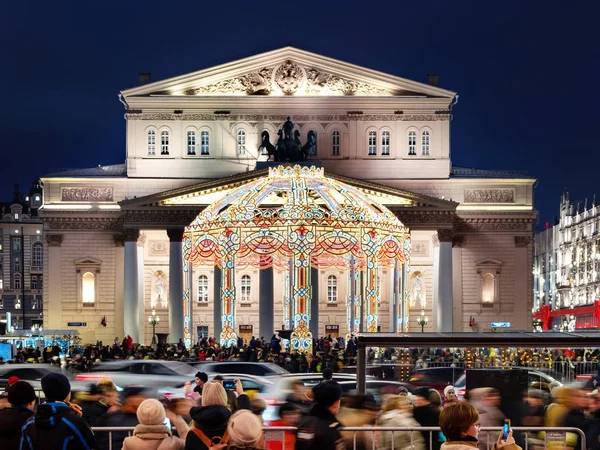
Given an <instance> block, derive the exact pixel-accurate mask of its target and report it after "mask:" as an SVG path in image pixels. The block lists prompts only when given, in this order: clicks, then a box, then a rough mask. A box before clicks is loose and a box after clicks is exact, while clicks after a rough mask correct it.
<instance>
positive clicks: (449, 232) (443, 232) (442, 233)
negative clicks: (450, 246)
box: [437, 228, 454, 242]
mask: <svg viewBox="0 0 600 450" xmlns="http://www.w3.org/2000/svg"><path fill="white" fill-rule="evenodd" d="M453 237H454V230H453V229H452V228H439V229H438V230H437V238H438V240H439V241H440V242H452V238H453Z"/></svg>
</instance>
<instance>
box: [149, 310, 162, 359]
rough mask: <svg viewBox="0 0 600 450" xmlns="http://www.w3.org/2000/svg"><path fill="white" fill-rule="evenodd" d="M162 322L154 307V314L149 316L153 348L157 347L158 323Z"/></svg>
mask: <svg viewBox="0 0 600 450" xmlns="http://www.w3.org/2000/svg"><path fill="white" fill-rule="evenodd" d="M158 322H160V317H158V316H157V315H156V311H155V310H154V308H152V314H151V315H149V316H148V323H149V324H150V325H152V348H154V349H156V324H158Z"/></svg>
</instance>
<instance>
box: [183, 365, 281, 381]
mask: <svg viewBox="0 0 600 450" xmlns="http://www.w3.org/2000/svg"><path fill="white" fill-rule="evenodd" d="M190 365H191V366H192V367H194V368H196V370H197V371H198V370H199V371H201V372H206V373H219V374H224V373H244V374H247V375H255V376H259V377H265V376H269V375H278V374H288V373H289V372H288V371H287V370H285V369H284V368H282V367H279V366H278V365H277V364H273V363H264V362H242V361H224V362H216V361H206V362H198V363H190Z"/></svg>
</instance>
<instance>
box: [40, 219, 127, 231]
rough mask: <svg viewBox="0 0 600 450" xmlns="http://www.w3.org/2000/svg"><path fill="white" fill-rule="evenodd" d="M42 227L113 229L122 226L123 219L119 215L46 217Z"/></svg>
mask: <svg viewBox="0 0 600 450" xmlns="http://www.w3.org/2000/svg"><path fill="white" fill-rule="evenodd" d="M44 227H45V229H47V230H83V231H86V230H100V231H115V230H121V229H122V228H123V220H122V219H121V218H120V217H112V218H107V217H84V216H82V217H47V218H45V219H44Z"/></svg>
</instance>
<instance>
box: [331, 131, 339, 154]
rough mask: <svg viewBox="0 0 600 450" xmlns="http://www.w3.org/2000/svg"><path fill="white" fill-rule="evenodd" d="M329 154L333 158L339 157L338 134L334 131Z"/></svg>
mask: <svg viewBox="0 0 600 450" xmlns="http://www.w3.org/2000/svg"><path fill="white" fill-rule="evenodd" d="M331 154H332V155H333V156H340V132H339V131H334V132H333V133H332V134H331Z"/></svg>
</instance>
